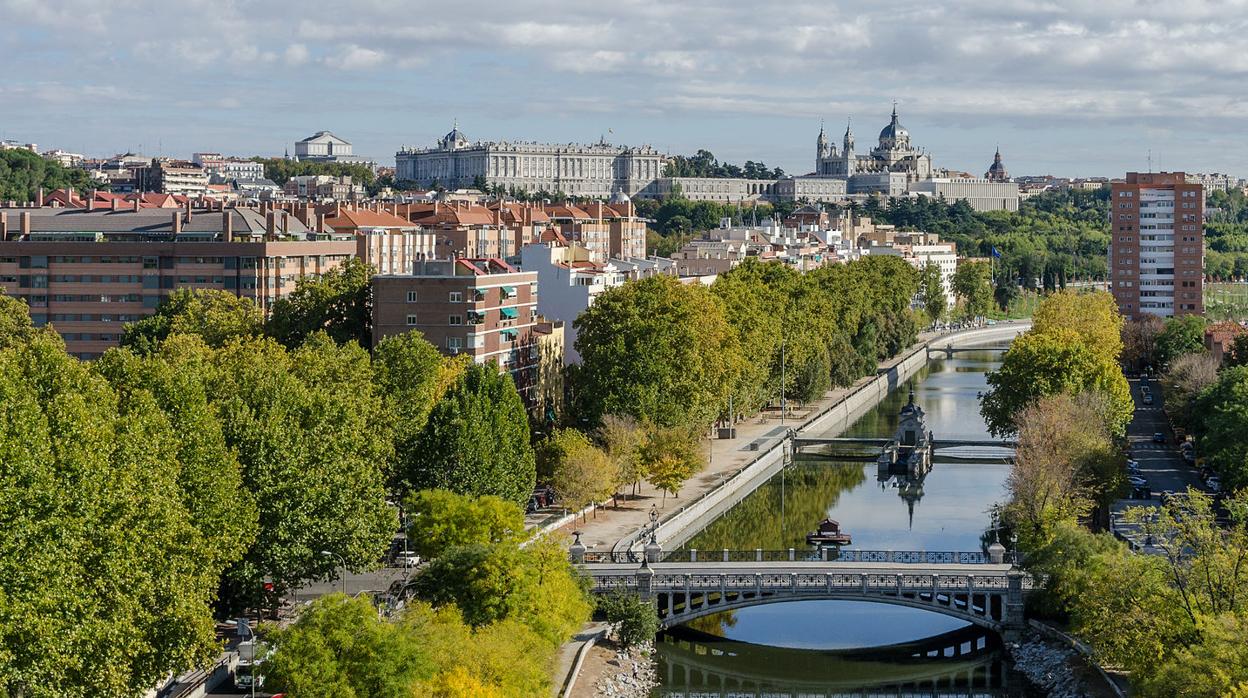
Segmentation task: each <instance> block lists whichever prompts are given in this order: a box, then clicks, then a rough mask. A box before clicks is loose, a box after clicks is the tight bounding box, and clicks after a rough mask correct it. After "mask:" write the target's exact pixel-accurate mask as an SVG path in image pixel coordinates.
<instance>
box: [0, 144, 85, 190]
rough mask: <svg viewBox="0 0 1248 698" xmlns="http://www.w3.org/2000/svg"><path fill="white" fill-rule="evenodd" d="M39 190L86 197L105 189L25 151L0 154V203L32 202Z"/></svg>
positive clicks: (80, 173)
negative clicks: (64, 191) (73, 192)
mask: <svg viewBox="0 0 1248 698" xmlns="http://www.w3.org/2000/svg"><path fill="white" fill-rule="evenodd" d="M41 188H42V189H43V190H45V191H51V190H53V189H65V188H72V189H75V190H77V191H78V193H80V194H86V195H87V196H90V193H91V190H92V189H107V187H106V186H104V185H101V184H99V183H98V182H96V181H95V180H93V179H92V178H91V175H90V174H88V173H87V171H86V170H82V169H77V168H67V167H63V166H62V165H61V164H60V163H59V162H56V161H54V160H47V159H44V158H43V157H42V156H40V155H39V154H38V153H32V152H30V151H28V150H21V149H11V150H0V201H18V202H21V203H26V202H28V201H34V200H35V198H36V196H37V195H38V193H39V190H40V189H41Z"/></svg>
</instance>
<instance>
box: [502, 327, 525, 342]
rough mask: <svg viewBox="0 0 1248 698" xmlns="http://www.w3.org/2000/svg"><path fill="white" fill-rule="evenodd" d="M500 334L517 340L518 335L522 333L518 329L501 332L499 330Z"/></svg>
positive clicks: (504, 337)
mask: <svg viewBox="0 0 1248 698" xmlns="http://www.w3.org/2000/svg"><path fill="white" fill-rule="evenodd" d="M499 334H501V335H502V336H503V339H506V340H510V341H513V342H514V341H516V336H517V335H518V334H520V333H519V332H517V331H516V330H502V331H501V332H499Z"/></svg>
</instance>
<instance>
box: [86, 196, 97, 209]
mask: <svg viewBox="0 0 1248 698" xmlns="http://www.w3.org/2000/svg"><path fill="white" fill-rule="evenodd" d="M87 210H88V211H94V210H95V197H94V196H92V197H91V198H90V199H87Z"/></svg>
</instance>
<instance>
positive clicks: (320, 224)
mask: <svg viewBox="0 0 1248 698" xmlns="http://www.w3.org/2000/svg"><path fill="white" fill-rule="evenodd" d="M309 227H311V226H309ZM324 230H325V214H324V213H318V214H316V232H318V233H320V232H323V231H324Z"/></svg>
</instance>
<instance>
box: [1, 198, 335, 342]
mask: <svg viewBox="0 0 1248 698" xmlns="http://www.w3.org/2000/svg"><path fill="white" fill-rule="evenodd" d="M138 205H139V204H138V203H136V204H135V206H136V207H137V206H138ZM313 225H314V226H315V225H316V223H315V222H314V223H313ZM322 229H323V230H325V231H326V232H320V231H318V230H313V229H310V228H309V227H308V226H307V225H306V224H305V222H304V221H303V220H301V219H300V218H299V217H297V216H295V215H291V214H290V213H289V212H287V211H274V210H265V211H259V210H255V209H245V208H225V209H216V208H213V209H193V208H192V207H191V206H190V204H189V203H188V204H186V205H185V206H184V207H181V208H174V209H162V208H139V209H138V210H135V209H134V208H131V209H121V208H118V207H117V204H113V207H112V208H103V207H99V208H96V207H95V206H94V200H93V201H92V202H91V203H89V205H88V207H87V208H33V207H28V208H20V207H19V208H3V209H0V286H3V287H4V292H5V293H7V294H8V295H11V296H15V297H17V298H20V299H22V300H24V301H26V303H27V304H28V305H29V306H30V314H31V317H32V319H33V320H34V322H35V324H37V325H47V324H50V325H52V326H53V327H54V328H55V329H56V330H57V332H59V333H60V334H61V336H62V337H63V338H64V339H65V343H66V346H67V348H68V350H69V351H70V352H72V353H74V354H76V355H78V356H80V357H82V358H94V357H97V356H99V355H100V354H101V353H103V352H104V351H105V350H107V349H108V348H110V347H114V346H116V345H117V343H118V341H119V340H120V337H121V332H122V328H123V327H124V326H125V324H126V323H128V322H134V321H136V320H140V319H142V318H143V317H146V316H148V315H151V314H152V313H153V312H155V308H156V306H157V305H158V304H159V303H160V301H161V299H162V298H164V297H165V296H167V295H169V293H170V292H172V291H173V290H174V289H178V288H212V289H222V290H225V291H229V292H230V293H234V294H237V295H239V296H241V297H245V298H253V299H255V300H256V302H257V303H258V304H259V306H260V307H261V308H262V309H264V310H265V311H267V310H268V309H269V307H270V306H271V305H272V303H273V301H275V300H277V299H278V298H281V297H282V296H285V295H287V294H289V293H290V292H292V291H294V289H295V284H296V282H297V281H298V280H299V279H300V278H303V277H305V276H309V275H318V274H321V273H323V272H325V271H327V270H329V269H330V268H332V267H334V266H337V265H339V264H341V263H342V262H343V261H344V260H346V259H349V258H350V257H353V256H355V254H356V247H357V243H356V238H355V237H354V236H352V235H338V234H333V233H332V232H328V231H329V229H328V228H322Z"/></svg>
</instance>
